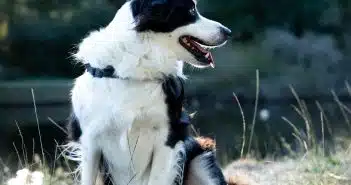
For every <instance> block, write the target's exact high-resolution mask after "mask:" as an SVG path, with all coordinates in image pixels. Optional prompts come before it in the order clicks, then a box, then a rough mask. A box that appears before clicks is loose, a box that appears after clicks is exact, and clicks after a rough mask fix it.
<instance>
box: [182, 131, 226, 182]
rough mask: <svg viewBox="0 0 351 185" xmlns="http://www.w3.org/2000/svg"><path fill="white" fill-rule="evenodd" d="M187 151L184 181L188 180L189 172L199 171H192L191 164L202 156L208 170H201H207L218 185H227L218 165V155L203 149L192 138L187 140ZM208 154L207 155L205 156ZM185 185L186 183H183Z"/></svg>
mask: <svg viewBox="0 0 351 185" xmlns="http://www.w3.org/2000/svg"><path fill="white" fill-rule="evenodd" d="M184 144H185V150H186V163H185V168H184V179H187V178H188V175H189V170H199V169H190V168H191V167H190V163H191V162H192V160H193V159H194V158H195V157H198V156H200V155H203V156H202V158H201V159H202V160H203V163H204V164H205V166H206V167H207V168H206V169H201V170H207V171H208V174H209V175H210V176H211V178H212V179H213V180H214V181H216V182H218V185H226V184H227V183H226V181H225V178H224V175H223V173H222V170H221V168H220V166H219V164H218V163H217V160H216V155H215V153H214V151H212V150H207V149H203V148H202V147H201V146H200V144H199V143H198V142H197V141H196V140H195V139H194V138H192V137H189V138H187V139H186V140H185V142H184ZM205 154H206V155H205ZM183 185H184V181H183Z"/></svg>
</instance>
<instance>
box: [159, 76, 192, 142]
mask: <svg viewBox="0 0 351 185" xmlns="http://www.w3.org/2000/svg"><path fill="white" fill-rule="evenodd" d="M162 88H163V91H164V93H165V94H166V104H167V111H168V117H169V121H170V122H169V124H170V130H169V135H168V138H167V141H166V145H167V146H170V147H171V148H174V146H175V145H176V144H177V143H178V141H184V140H185V138H186V137H188V136H189V127H188V126H189V125H188V123H187V122H183V121H181V118H182V116H183V117H184V116H186V115H184V114H182V113H184V112H183V110H182V107H183V100H184V87H183V81H182V79H180V78H179V77H172V76H170V77H168V78H166V79H165V82H164V83H163V84H162Z"/></svg>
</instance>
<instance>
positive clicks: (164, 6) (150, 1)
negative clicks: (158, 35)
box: [132, 0, 170, 32]
mask: <svg viewBox="0 0 351 185" xmlns="http://www.w3.org/2000/svg"><path fill="white" fill-rule="evenodd" d="M132 11H133V16H134V19H135V30H136V31H139V32H142V31H145V30H147V29H149V27H157V26H158V24H159V23H162V22H165V21H166V20H167V17H168V15H169V14H170V5H169V0H135V1H132Z"/></svg>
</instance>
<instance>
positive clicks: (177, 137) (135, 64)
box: [67, 0, 231, 185]
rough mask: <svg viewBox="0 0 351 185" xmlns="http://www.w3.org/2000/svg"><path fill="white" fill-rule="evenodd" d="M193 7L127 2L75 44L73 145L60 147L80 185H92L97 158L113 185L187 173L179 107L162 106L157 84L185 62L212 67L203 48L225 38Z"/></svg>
mask: <svg viewBox="0 0 351 185" xmlns="http://www.w3.org/2000/svg"><path fill="white" fill-rule="evenodd" d="M196 5H197V2H196V1H195V0H130V1H127V2H126V3H125V4H124V5H123V6H122V7H121V8H120V9H119V10H118V11H117V13H116V15H115V17H114V18H113V20H112V21H111V22H110V23H109V24H108V25H107V26H106V27H104V28H101V29H99V30H96V31H93V32H91V33H90V34H89V35H87V37H85V38H84V39H83V40H82V42H81V43H80V44H79V45H78V51H77V52H76V53H75V54H74V55H73V56H74V58H75V60H76V61H77V62H78V63H81V64H83V65H84V66H85V68H86V71H85V72H84V74H82V75H81V76H79V77H78V78H76V79H75V82H74V87H73V89H72V91H71V101H72V107H73V117H74V118H75V119H74V120H77V122H75V124H73V125H74V126H71V130H72V133H74V135H75V136H76V138H74V139H76V142H72V143H70V144H68V145H67V147H68V150H70V149H71V153H74V154H76V155H77V156H75V157H77V160H79V161H80V166H81V172H80V175H81V184H82V185H93V184H94V183H95V179H96V176H97V174H98V171H99V165H100V159H101V156H103V160H104V161H105V164H106V168H107V169H108V173H109V175H110V176H111V177H112V178H111V179H112V181H113V184H131V185H134V184H135V185H159V184H160V185H161V184H164V185H165V184H174V182H175V183H178V184H182V183H183V182H182V181H183V179H184V178H183V175H184V173H183V171H184V169H186V167H185V164H184V165H183V163H179V161H184V159H185V158H186V157H184V156H186V153H187V151H186V144H185V143H184V142H185V141H186V138H187V136H188V135H187V134H186V133H185V132H184V129H179V127H178V126H179V124H178V122H179V120H180V118H181V116H180V115H181V112H179V110H180V109H181V105H180V104H179V103H176V104H174V105H173V103H172V101H167V100H166V93H165V92H164V87H163V84H165V79H166V78H168V77H176V78H179V79H185V78H186V77H185V75H184V74H183V70H182V69H183V63H184V62H186V63H188V64H190V65H192V66H194V67H198V68H205V67H210V66H212V67H214V60H213V57H212V54H211V52H210V51H209V49H212V48H216V47H220V46H223V45H224V44H225V43H226V42H227V40H228V37H229V36H230V34H231V31H230V30H229V29H228V28H226V27H225V26H223V25H222V24H220V23H218V22H215V21H213V20H209V19H207V18H205V17H203V16H201V15H200V13H199V12H198V11H197V8H196ZM177 81H179V80H177ZM176 89H177V88H176ZM178 98H179V97H178ZM180 99H182V98H180ZM170 102H171V103H170ZM176 102H177V101H176ZM179 102H181V101H179ZM173 109H174V110H178V111H175V112H174V111H173ZM177 125H178V126H177ZM77 153H79V155H78V154H77ZM194 160H195V159H194ZM189 169H191V165H190V167H189ZM208 184H218V182H217V181H215V180H212V181H211V180H210V181H208Z"/></svg>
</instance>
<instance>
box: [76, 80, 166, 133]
mask: <svg viewBox="0 0 351 185" xmlns="http://www.w3.org/2000/svg"><path fill="white" fill-rule="evenodd" d="M72 104H73V109H74V113H75V114H76V116H77V118H78V120H79V121H80V124H81V125H80V126H81V128H82V130H83V134H84V132H88V133H89V134H90V135H91V136H93V137H98V136H100V137H102V136H101V135H106V136H107V137H110V136H112V137H117V136H121V135H123V134H125V133H124V132H126V131H130V132H133V133H137V132H141V131H143V132H153V131H155V130H164V129H167V128H168V126H169V124H168V116H167V105H166V104H165V95H164V93H163V91H162V84H160V83H156V82H155V83H152V82H133V81H125V80H118V79H106V78H103V79H96V78H92V77H91V76H89V74H84V75H82V76H81V77H79V78H78V79H77V80H76V82H75V86H74V88H73V90H72ZM86 134H87V133H86Z"/></svg>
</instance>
